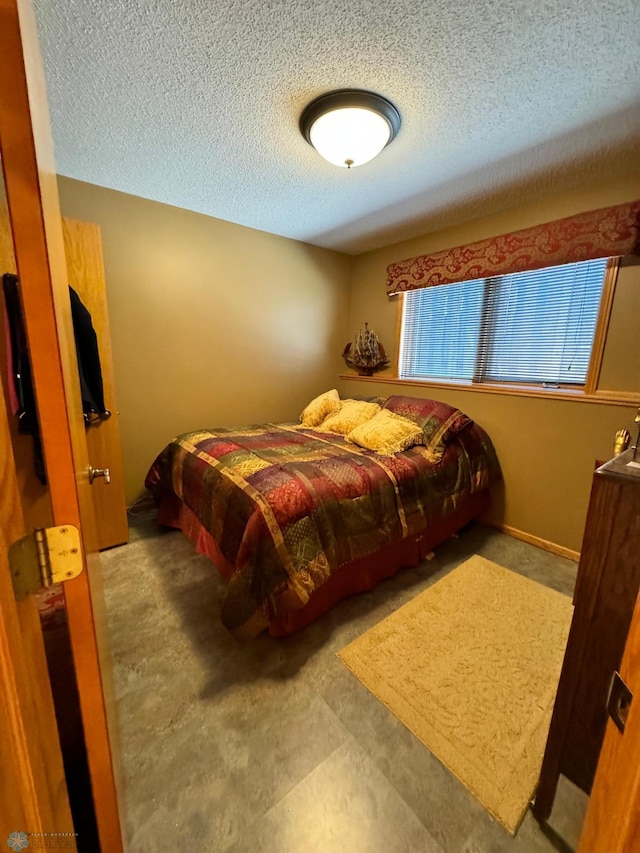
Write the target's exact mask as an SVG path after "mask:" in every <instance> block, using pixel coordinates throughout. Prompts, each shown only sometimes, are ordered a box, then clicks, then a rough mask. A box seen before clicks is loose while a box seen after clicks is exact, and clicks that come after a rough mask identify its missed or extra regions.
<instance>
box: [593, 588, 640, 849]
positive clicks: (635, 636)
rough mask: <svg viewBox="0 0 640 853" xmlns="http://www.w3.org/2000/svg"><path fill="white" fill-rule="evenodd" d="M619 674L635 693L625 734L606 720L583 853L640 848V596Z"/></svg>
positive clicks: (610, 721)
mask: <svg viewBox="0 0 640 853" xmlns="http://www.w3.org/2000/svg"><path fill="white" fill-rule="evenodd" d="M620 675H621V676H622V678H623V680H624V682H625V684H626V685H627V686H628V687H629V689H630V690H631V692H632V693H633V696H634V698H633V700H632V702H631V707H630V709H629V715H628V718H627V724H626V726H625V729H624V733H622V732H620V731H619V730H618V728H617V727H616V725H615V724H614V723H613V721H612V720H609V721H608V722H607V731H606V734H605V738H604V744H603V746H602V751H601V753H600V759H599V761H598V769H597V770H596V778H595V781H594V784H593V791H592V793H591V799H590V801H589V808H588V810H587V816H586V818H585V823H584V827H583V830H582V836H581V838H580V847H579V848H578V853H636V851H638V850H640V598H638V601H637V602H636V607H635V611H634V615H633V620H632V622H631V630H630V632H629V637H628V639H627V645H626V648H625V652H624V657H623V659H622V664H621V666H620Z"/></svg>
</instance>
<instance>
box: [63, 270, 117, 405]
mask: <svg viewBox="0 0 640 853" xmlns="http://www.w3.org/2000/svg"><path fill="white" fill-rule="evenodd" d="M69 295H70V297H71V317H72V319H73V334H74V337H75V339H76V355H77V357H78V374H79V375H80V393H81V394H82V411H83V412H84V415H85V421H87V422H89V416H90V415H98V417H100V418H105V417H109V415H108V414H107V409H105V405H104V388H103V386H102V369H101V367H100V353H99V352H98V337H97V335H96V333H95V330H94V328H93V323H92V322H91V314H90V313H89V312H88V311H87V309H86V308H85V306H84V305H83V304H82V301H81V300H80V297H79V296H78V294H77V293H76V292H75V290H74V289H73V288H72V287H70V288H69Z"/></svg>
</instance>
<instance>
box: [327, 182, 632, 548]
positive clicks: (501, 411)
mask: <svg viewBox="0 0 640 853" xmlns="http://www.w3.org/2000/svg"><path fill="white" fill-rule="evenodd" d="M637 198H640V174H635V175H629V176H627V178H626V179H625V180H624V181H617V182H610V183H608V184H607V185H606V186H602V185H595V186H594V185H591V186H584V187H582V188H581V189H576V190H574V191H572V192H566V193H563V194H562V195H558V196H556V197H553V198H549V199H546V200H544V201H539V202H537V203H535V204H523V205H522V206H521V207H518V208H516V209H512V210H508V211H505V212H503V213H501V214H499V215H494V216H487V217H484V218H481V219H476V220H474V221H471V222H467V223H464V224H462V225H459V226H456V227H453V228H449V229H446V230H443V231H439V232H434V233H430V234H425V235H423V236H422V237H419V238H417V239H413V240H410V241H406V242H404V243H398V244H395V245H392V246H387V247H385V248H382V249H379V250H376V251H373V252H368V253H366V254H364V255H360V256H358V257H356V258H354V266H353V274H352V294H351V309H350V317H349V336H348V337H349V339H352V338H353V335H354V333H355V332H356V331H357V330H358V328H360V327H362V326H363V324H364V322H365V321H367V322H368V323H369V325H370V326H371V328H372V329H373V330H374V331H375V332H376V333H377V334H378V336H379V337H380V340H381V341H382V343H383V345H384V346H385V348H386V349H387V352H388V353H390V354H392V357H394V354H395V346H396V340H397V334H398V300H397V299H396V298H389V297H387V296H386V293H385V284H386V267H387V265H388V264H389V263H391V262H393V261H398V260H402V259H403V258H409V257H412V256H414V255H420V254H426V253H429V252H433V251H437V250H439V249H444V248H447V247H452V246H457V245H460V244H463V243H469V242H472V241H474V240H480V239H483V238H485V237H490V236H493V235H496V234H502V233H505V232H509V231H515V230H517V229H519V228H526V227H528V226H531V225H536V224H539V223H542V222H548V221H551V220H553V219H559V218H561V217H563V216H569V215H571V214H573V213H578V212H580V211H585V210H593V209H596V208H598V207H606V206H607V205H612V204H618V203H621V202H624V201H631V200H633V199H637ZM639 333H640V266H626V267H624V268H621V269H620V272H619V276H618V285H617V288H616V296H615V302H614V306H613V311H612V315H611V323H610V326H609V331H608V336H607V344H606V349H605V355H604V361H603V365H602V372H601V377H600V388H602V389H605V390H618V391H627V392H640V346H638V337H639ZM394 370H395V367H394ZM342 373H343V374H344V373H345V368H344V367H343V370H342ZM386 374H387V375H393V374H392V373H391V371H388V372H386ZM379 377H380V378H384V377H383V375H382V374H379ZM339 391H340V394H341V396H352V395H362V394H380V395H381V396H385V395H389V394H410V395H415V396H423V397H435V398H437V399H442V400H445V401H447V402H448V403H451V404H452V405H454V406H457V407H459V408H461V409H463V410H464V411H465V412H467V413H468V414H469V415H470V416H471V417H473V418H474V419H475V420H477V421H478V423H480V424H481V425H482V426H483V427H485V428H486V430H487V431H488V432H489V434H490V435H491V437H492V438H493V440H494V443H495V446H496V450H497V452H498V456H499V459H500V463H501V465H502V471H503V474H504V488H503V489H501V490H500V492H499V494H498V495H497V499H496V501H495V503H494V507H493V509H492V510H491V512H490V515H489V519H490V520H491V521H492V522H494V523H500V524H505V525H508V526H510V527H512V528H515V529H516V530H518V531H523V532H524V533H526V534H529V535H532V536H535V537H539V538H540V539H542V540H546V541H548V542H551V543H555V544H558V545H561V546H563V547H565V548H568V549H570V550H573V551H578V550H579V549H580V545H581V541H582V534H583V531H584V523H585V517H586V510H587V505H588V500H589V492H590V485H591V479H592V472H593V468H594V463H595V460H596V459H608V458H610V456H611V455H612V448H613V438H614V434H615V432H616V430H617V429H621V428H623V427H626V428H628V429H629V430H630V431H631V433H632V435H633V436H635V435H636V432H635V428H634V423H633V419H634V416H635V414H636V411H637V409H636V408H635V407H634V406H614V405H604V404H599V403H598V404H594V403H579V402H565V401H560V400H548V399H534V398H524V397H515V396H506V395H500V394H493V393H481V392H478V391H470V390H463V389H457V388H456V389H454V388H452V389H451V390H449V389H442V388H431V389H430V388H428V387H427V386H424V387H421V386H416V385H413V386H410V385H393V384H391V383H388V382H387V383H385V384H380V383H379V382H375V381H366V380H358V379H353V380H352V379H342V380H341V381H340V384H339Z"/></svg>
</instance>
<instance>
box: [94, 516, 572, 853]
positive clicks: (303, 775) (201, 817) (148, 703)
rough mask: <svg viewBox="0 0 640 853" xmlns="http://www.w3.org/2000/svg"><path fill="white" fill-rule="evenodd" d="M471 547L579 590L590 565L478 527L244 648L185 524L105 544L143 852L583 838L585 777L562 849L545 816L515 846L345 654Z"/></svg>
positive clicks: (135, 844) (430, 846) (125, 804)
mask: <svg viewBox="0 0 640 853" xmlns="http://www.w3.org/2000/svg"><path fill="white" fill-rule="evenodd" d="M472 554H482V555H483V556H485V557H487V558H488V559H490V560H494V561H495V562H497V563H499V564H501V565H503V566H506V567H508V568H510V569H513V570H515V571H518V572H521V573H522V574H524V575H527V576H528V577H530V578H532V579H534V580H537V581H539V582H542V583H544V584H547V585H548V586H551V587H553V588H555V589H558V590H560V591H561V592H565V593H566V594H568V595H570V594H571V593H572V591H573V585H574V582H575V576H576V568H577V567H576V564H575V563H572V562H570V561H568V560H565V559H562V558H560V557H555V556H553V555H551V554H548V553H546V552H544V551H541V550H539V549H537V548H535V547H533V546H530V545H526V544H524V543H522V542H518V541H517V540H515V539H512V538H510V537H507V536H505V535H503V534H499V533H496V532H494V531H490V530H488V529H486V528H483V527H480V526H472V527H470V528H468V529H467V530H466V531H465V532H464V533H462V534H461V535H460V536H459V537H458V538H457V539H453V540H451V541H450V542H448V543H446V544H445V545H443V546H441V547H440V548H439V549H438V550H437V552H436V556H435V558H434V559H433V560H431V561H428V562H425V563H423V564H422V565H420V566H418V567H416V568H415V569H407V570H404V571H403V572H401V573H399V574H398V575H397V576H396V577H395V578H392V579H391V580H389V581H386V582H384V583H382V584H381V585H380V586H379V587H377V588H376V589H375V590H373V591H372V592H370V593H366V594H364V595H360V596H357V597H354V598H351V599H349V600H347V601H344V602H342V603H341V604H340V605H339V606H338V607H336V608H335V609H334V610H333V611H331V612H330V613H328V614H327V615H326V616H325V617H323V618H322V619H321V620H318V621H317V622H316V623H314V624H313V625H310V626H309V627H308V628H306V629H305V630H304V631H302V632H300V633H298V634H296V635H294V636H292V637H290V638H287V639H286V640H274V639H271V638H270V637H268V636H266V635H263V636H261V637H259V638H257V639H256V640H254V641H252V642H251V643H248V644H245V645H238V644H237V643H236V642H235V641H234V640H233V639H232V638H231V637H230V636H229V635H228V634H227V633H226V631H225V630H224V629H223V628H222V626H221V625H220V622H219V618H218V613H219V608H220V602H221V600H222V596H223V593H224V585H223V583H222V582H221V581H220V580H219V579H218V577H217V575H216V573H215V571H214V570H213V568H212V566H211V564H210V563H209V561H208V560H206V559H205V558H203V557H199V556H197V555H196V554H195V553H194V551H193V548H192V546H191V544H190V543H189V542H188V541H187V539H186V538H185V537H184V536H183V535H182V534H181V533H178V532H161V531H159V530H158V528H157V527H155V525H153V524H151V523H148V522H147V523H145V524H138V526H137V527H136V528H134V530H133V531H132V541H131V542H130V544H129V545H126V546H124V547H121V548H116V549H113V550H112V551H109V552H106V553H105V554H103V570H104V582H105V595H106V604H107V613H108V623H109V630H110V635H111V644H112V653H113V659H114V675H115V685H116V696H117V712H118V726H119V730H120V759H121V763H122V770H123V790H122V791H121V801H122V802H121V805H122V814H123V823H124V834H125V839H126V849H127V850H128V851H131V853H146V851H148V853H162V851H172V853H174V851H176V850H189V851H191V850H193V851H196V850H197V851H216V853H218V851H219V852H220V853H223V851H230V853H231V851H232V853H245V851H246V853H249V851H251V853H253V851H266V853H314V852H315V851H317V853H333V851H336V853H337V851H340V853H342V851H349V853H378V851H381V852H382V851H384V853H396V851H397V852H398V853H407V851H425V853H430V851H434V853H435V851H438V853H442V851H446V853H502V851H514V853H515V851H520V853H544V851H553V850H557V849H560V850H567V849H570V848H575V847H576V846H577V841H578V838H579V834H580V828H581V825H582V820H583V818H584V812H585V809H586V801H587V798H586V796H585V795H584V794H583V793H582V792H580V791H579V790H578V789H576V788H575V787H574V786H573V785H571V783H569V782H567V781H566V780H563V779H561V785H560V787H559V791H558V796H557V798H556V805H555V808H554V812H553V814H552V816H551V821H550V823H551V825H552V826H553V827H554V829H555V830H556V831H557V833H558V836H559V837H558V838H556V839H555V842H554V843H552V841H551V840H550V839H549V838H548V837H547V836H546V835H545V834H543V833H542V831H541V830H540V828H539V826H538V824H537V823H536V821H535V820H534V819H533V818H532V816H531V814H527V816H526V818H525V820H524V822H523V824H522V826H521V828H520V830H519V832H518V834H517V836H516V837H515V838H512V837H511V836H510V835H509V834H508V833H507V832H506V831H505V830H504V829H503V828H502V827H501V826H500V825H499V824H498V823H496V822H495V821H494V820H493V819H492V818H491V817H490V816H489V814H488V813H487V812H486V811H485V810H484V809H483V807H482V806H481V805H480V804H479V803H478V802H477V801H476V800H475V799H474V798H473V796H472V795H471V794H470V793H469V792H468V791H467V790H466V788H465V787H464V786H463V785H462V784H461V783H460V782H458V781H457V779H455V777H453V776H452V774H451V773H450V772H449V771H448V770H447V769H446V768H445V767H443V766H442V765H441V764H440V762H439V761H438V760H437V759H436V758H435V757H434V756H433V755H432V754H431V753H430V752H429V751H428V750H427V749H426V748H425V747H424V746H423V745H422V744H421V743H420V742H419V741H418V740H417V739H416V738H415V737H414V736H413V735H412V734H411V733H410V732H409V731H408V730H407V729H405V727H404V726H403V725H402V724H401V723H400V722H399V721H398V720H397V719H396V718H395V717H394V716H393V715H392V714H391V713H390V712H389V711H388V710H387V709H386V708H385V707H384V706H383V705H382V704H381V703H380V702H379V701H378V700H377V699H375V697H374V696H372V695H371V694H370V693H369V692H368V691H367V690H366V688H365V687H363V685H362V684H361V683H360V682H359V681H358V680H357V679H356V678H355V677H354V676H353V675H351V673H350V672H348V670H347V669H346V668H345V667H344V666H343V665H342V664H341V663H340V661H339V660H338V658H337V657H336V655H335V653H336V651H337V650H339V649H340V648H342V647H343V646H345V645H346V644H347V643H349V642H350V641H351V640H352V639H354V638H355V637H356V636H358V635H359V634H361V633H362V632H364V631H366V630H367V629H368V628H369V627H370V626H372V625H374V624H376V623H377V622H378V621H380V620H381V619H383V618H384V617H385V616H387V615H388V614H389V613H391V612H392V611H394V610H396V609H397V608H398V607H400V606H401V605H402V604H404V603H405V602H406V601H408V600H409V599H411V598H413V597H414V596H415V595H416V594H418V593H419V592H421V591H422V590H423V589H425V588H426V587H427V586H429V585H430V584H432V583H433V582H434V581H436V580H438V579H439V578H441V577H443V575H444V574H446V573H447V572H448V571H450V570H451V569H453V568H455V566H456V565H458V564H459V563H461V562H462V561H464V560H465V559H466V558H467V557H469V556H471V555H472ZM562 839H564V841H563V840H562Z"/></svg>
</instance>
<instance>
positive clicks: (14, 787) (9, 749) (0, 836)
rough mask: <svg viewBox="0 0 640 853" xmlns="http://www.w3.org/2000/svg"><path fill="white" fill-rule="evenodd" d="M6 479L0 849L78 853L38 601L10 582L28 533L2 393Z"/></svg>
mask: <svg viewBox="0 0 640 853" xmlns="http://www.w3.org/2000/svg"><path fill="white" fill-rule="evenodd" d="M0 478H1V482H2V491H1V492H0V845H1V846H2V847H3V848H4V846H5V844H9V842H10V841H11V840H12V839H13V840H15V845H14V846H13V849H15V850H20V849H22V846H20V845H23V846H25V847H26V843H25V842H28V841H29V840H30V838H31V840H33V838H34V837H38V836H41V835H42V834H43V833H48V834H51V835H53V837H54V838H55V839H56V840H57V841H59V842H60V845H61V846H62V844H63V842H64V843H65V846H67V847H68V849H71V850H73V849H75V848H76V843H75V834H74V828H73V823H72V820H71V811H70V808H69V800H68V797H67V788H66V783H65V775H64V769H63V764H62V755H61V752H60V742H59V740H58V733H57V727H56V717H55V712H54V707H53V699H52V696H51V689H50V685H49V677H48V673H47V661H46V658H45V652H44V645H43V642H42V632H41V630H40V619H39V616H38V612H37V610H36V606H35V604H34V602H33V600H32V599H28V600H26V601H23V602H21V603H20V604H18V603H17V602H16V600H15V596H14V591H13V587H12V583H11V572H10V569H9V561H8V549H9V545H10V544H11V543H12V542H14V541H16V540H17V539H20V538H21V537H22V536H24V533H25V531H24V524H23V520H22V512H21V509H20V494H19V491H18V482H17V479H16V471H15V466H14V464H13V454H12V449H11V439H10V435H9V427H8V424H7V416H6V409H5V404H4V397H3V395H0ZM31 846H33V845H31ZM9 849H11V845H10V846H9Z"/></svg>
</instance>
